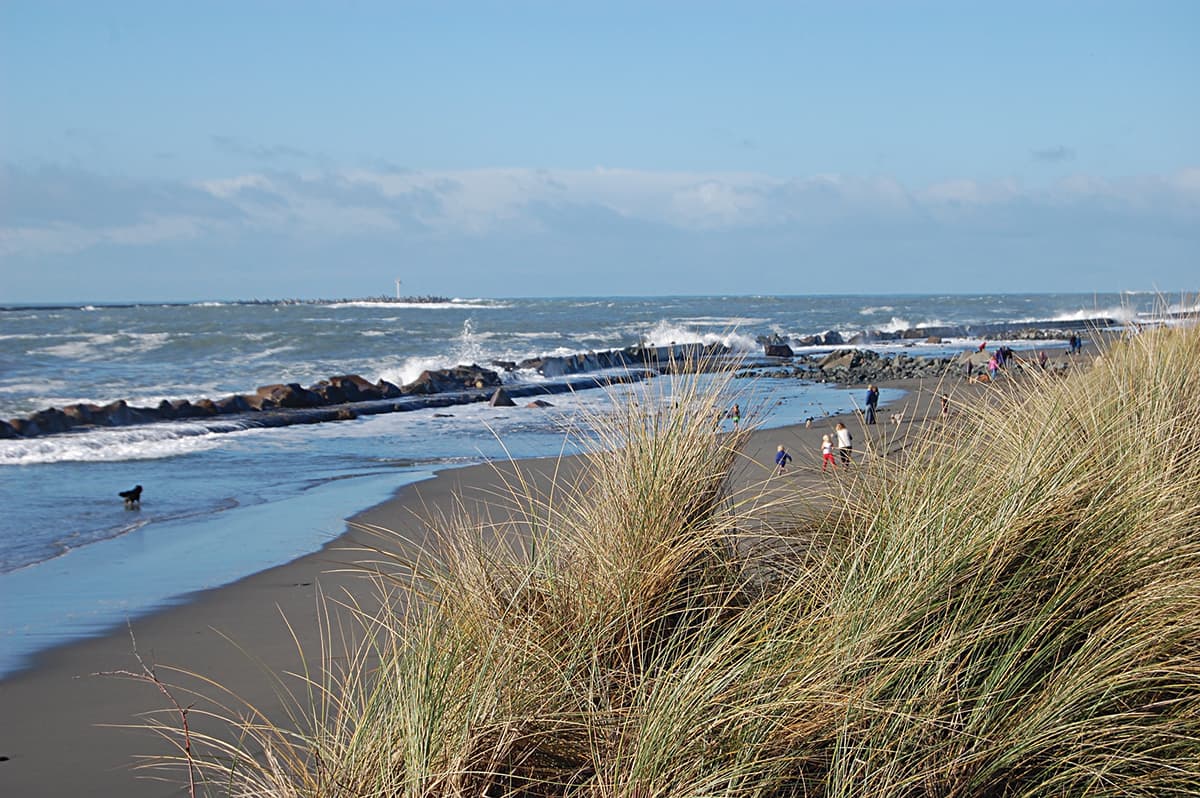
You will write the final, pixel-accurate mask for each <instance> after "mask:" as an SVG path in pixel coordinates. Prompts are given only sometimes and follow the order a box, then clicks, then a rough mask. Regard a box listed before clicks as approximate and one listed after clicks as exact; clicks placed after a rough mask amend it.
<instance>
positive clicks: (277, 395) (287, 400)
mask: <svg viewBox="0 0 1200 798" xmlns="http://www.w3.org/2000/svg"><path fill="white" fill-rule="evenodd" d="M257 394H258V396H259V397H261V398H262V400H263V402H264V403H266V402H273V403H274V405H273V406H275V407H288V408H297V407H318V406H320V405H321V404H322V400H321V396H320V394H318V393H315V392H314V391H310V390H308V389H307V388H303V387H301V386H300V384H299V383H296V382H289V383H287V384H286V385H285V384H275V385H262V386H259V388H258V391H257Z"/></svg>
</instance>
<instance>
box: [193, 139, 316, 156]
mask: <svg viewBox="0 0 1200 798" xmlns="http://www.w3.org/2000/svg"><path fill="white" fill-rule="evenodd" d="M210 139H211V140H212V143H213V146H214V147H216V148H217V149H218V150H220V151H221V152H225V153H229V154H231V155H241V156H245V157H247V158H251V159H253V160H256V161H265V162H275V161H279V160H285V159H289V158H291V159H297V160H305V161H308V160H320V157H319V156H316V155H314V154H312V153H309V152H306V151H305V150H301V149H299V148H297V147H292V146H289V145H287V144H255V143H252V142H248V141H245V140H243V139H240V138H238V137H236V136H211V137H210Z"/></svg>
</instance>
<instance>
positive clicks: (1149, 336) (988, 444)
mask: <svg viewBox="0 0 1200 798" xmlns="http://www.w3.org/2000/svg"><path fill="white" fill-rule="evenodd" d="M1197 363H1200V333H1198V331H1197V330H1196V329H1164V330H1158V331H1153V332H1147V333H1144V334H1142V335H1140V336H1138V337H1137V338H1135V339H1132V340H1130V341H1127V342H1124V343H1121V344H1118V345H1115V346H1114V347H1112V348H1111V349H1110V350H1109V351H1108V352H1107V353H1106V354H1105V356H1104V357H1103V358H1102V359H1100V360H1099V361H1098V362H1097V363H1096V364H1095V366H1094V367H1092V368H1091V369H1089V370H1086V371H1082V372H1079V373H1075V374H1072V375H1071V376H1069V377H1067V378H1065V379H1060V378H1044V379H1043V378H1038V377H1036V376H1030V377H1027V378H1025V379H1024V380H1023V381H1022V382H1021V383H1020V390H1010V391H1009V392H1008V393H1006V395H1004V396H1000V397H998V398H997V399H996V401H995V402H989V403H982V404H979V405H975V406H971V405H966V406H962V407H961V408H958V407H956V411H958V412H956V413H955V414H954V416H953V418H952V420H951V422H950V423H948V424H946V425H933V426H930V427H928V428H926V429H925V430H924V431H923V432H921V433H919V434H918V438H917V439H915V440H913V441H911V442H910V444H909V446H908V448H907V449H906V455H905V457H904V459H903V462H899V461H897V459H896V458H882V457H881V458H872V459H869V460H868V461H867V462H866V464H865V465H864V466H863V467H862V468H856V469H854V472H853V474H852V475H851V474H844V475H840V476H839V477H837V478H832V479H828V480H825V481H823V482H821V483H819V485H821V486H824V487H823V488H820V487H817V488H814V487H812V486H811V485H807V484H806V483H801V484H804V485H805V486H804V487H803V489H801V487H797V489H796V491H795V493H794V494H793V495H786V494H785V495H782V496H781V495H780V494H779V493H778V491H777V490H776V491H775V492H773V493H771V494H770V498H769V499H764V496H765V494H761V493H758V492H757V490H756V488H755V487H754V486H749V487H747V486H745V485H742V486H736V485H735V484H734V481H733V475H734V473H735V471H736V466H737V463H738V457H739V454H738V452H739V449H740V447H741V446H742V445H743V444H744V442H745V437H746V436H747V435H748V434H750V433H749V431H748V430H746V429H741V430H736V431H732V432H730V431H728V430H725V431H720V430H718V429H717V427H716V425H715V424H714V420H715V419H716V418H717V417H718V416H719V415H720V412H721V411H722V409H723V408H725V407H727V406H728V402H729V401H730V391H731V387H732V385H733V383H732V382H731V380H730V378H729V377H728V376H722V377H717V378H716V381H715V385H714V384H713V381H712V380H713V378H711V377H705V378H703V379H701V378H698V377H696V376H689V375H686V374H683V375H676V376H673V377H669V378H667V377H664V378H662V379H663V380H669V383H666V382H664V383H661V384H663V385H666V384H669V385H670V386H671V387H670V390H669V391H667V390H661V389H660V390H659V391H655V390H651V391H649V392H648V393H644V394H642V395H641V396H640V397H638V398H636V399H632V400H628V401H624V402H622V403H621V404H620V405H619V407H618V410H617V412H616V413H615V414H613V415H612V416H610V417H607V418H604V419H597V420H596V429H597V430H598V433H597V440H596V445H595V447H594V449H593V451H591V452H590V453H589V454H588V455H585V456H584V458H583V466H582V469H581V471H580V473H579V474H578V475H577V476H575V477H572V478H571V479H570V480H568V479H566V478H565V477H564V478H562V479H560V480H557V481H556V484H555V485H553V487H552V489H550V490H545V489H541V490H539V489H537V488H536V487H535V486H534V484H533V483H532V482H531V481H527V480H525V479H523V478H522V477H521V476H520V473H521V472H520V471H519V470H517V471H515V472H513V473H515V474H516V475H517V476H510V477H509V482H508V484H509V488H510V490H509V491H508V492H507V494H506V495H505V496H504V497H497V499H496V501H495V502H494V509H495V512H494V513H493V514H492V515H490V516H489V517H487V518H479V517H472V515H471V514H470V513H467V512H466V510H465V505H464V506H463V507H462V508H459V509H458V510H457V511H451V512H449V513H447V514H446V515H444V516H439V517H435V518H431V519H430V524H431V526H433V527H434V529H433V531H434V532H435V533H436V534H435V536H434V538H433V541H434V542H433V543H432V544H430V545H428V546H426V547H424V548H423V549H421V550H420V551H417V550H414V549H412V548H411V547H409V546H405V545H403V544H401V543H396V542H393V544H391V545H387V546H381V547H380V550H379V552H377V553H378V554H380V555H383V554H384V553H385V552H386V556H383V557H382V559H380V558H376V562H375V566H374V573H375V583H376V586H377V587H376V589H378V590H380V591H383V592H384V593H386V596H387V598H386V601H385V603H386V607H387V609H386V610H385V611H383V612H370V613H367V612H357V613H354V612H351V615H353V616H354V617H355V618H356V625H355V626H354V628H351V629H349V631H347V630H346V629H344V628H342V627H340V626H339V623H340V622H339V621H338V620H337V619H336V617H335V616H337V615H338V613H336V612H335V611H334V609H335V608H331V610H330V613H329V616H328V620H327V626H328V629H327V630H326V631H327V634H326V635H325V637H326V639H327V640H328V641H329V643H328V647H329V650H328V651H326V652H324V654H325V656H324V657H323V660H324V661H325V662H326V663H327V664H326V666H325V667H324V668H322V669H321V670H320V672H317V673H310V674H305V675H302V677H301V678H300V679H299V680H298V682H297V683H298V685H299V686H298V687H297V686H296V684H293V683H291V682H288V680H287V679H286V678H285V677H281V679H280V684H281V685H284V684H285V683H286V684H288V685H289V686H288V687H287V689H288V690H290V691H291V700H290V703H291V705H292V706H293V707H294V710H293V712H292V713H291V715H290V716H289V717H285V718H276V719H270V718H267V717H265V716H264V715H263V713H260V712H257V711H255V710H254V709H253V708H246V707H244V706H239V705H238V702H237V701H236V698H235V697H226V700H225V701H223V702H222V703H221V704H219V705H218V706H219V707H220V709H218V710H217V711H216V712H214V713H213V714H214V716H215V717H217V718H218V719H220V721H221V722H222V723H225V724H228V731H227V732H225V733H222V732H220V731H213V732H196V731H193V732H192V734H191V745H192V747H193V748H192V752H191V753H189V754H188V756H187V757H182V756H181V757H179V758H176V760H175V761H174V762H173V763H170V762H168V763H159V764H166V765H170V764H174V765H177V766H178V765H182V766H184V767H188V768H189V771H190V768H191V767H192V766H194V767H195V768H197V772H198V773H199V774H200V775H201V776H202V777H203V781H202V786H203V789H207V790H209V791H210V792H212V793H213V794H229V795H237V796H250V795H255V796H313V798H325V797H326V796H413V797H415V796H478V795H488V796H504V795H528V796H542V795H547V796H550V795H570V796H614V797H615V796H630V797H632V796H637V797H638V798H649V797H650V796H681V795H688V796H701V795H703V796H1014V797H1015V796H1043V795H1097V796H1105V795H1112V796H1118V795H1119V796H1128V795H1145V796H1151V795H1155V796H1161V795H1194V794H1200V517H1198V516H1200V513H1198V511H1200V415H1198V414H1197V412H1196V409H1195V406H1194V405H1195V398H1194V395H1195V390H1194V387H1193V386H1192V384H1191V382H1192V379H1193V375H1194V373H1195V364H1197ZM780 502H782V503H783V504H782V506H781V505H780ZM781 510H786V511H787V513H786V517H788V518H790V519H793V520H792V521H791V523H790V525H789V527H788V528H787V529H785V530H778V528H777V526H776V527H773V528H775V529H776V533H777V534H782V535H786V536H787V537H788V538H789V541H790V543H792V544H793V545H792V547H791V549H790V550H792V551H796V552H800V554H798V555H795V556H787V559H786V560H784V561H776V562H771V563H770V568H764V563H763V562H762V560H761V557H762V550H761V549H760V548H758V547H756V546H754V545H750V544H749V541H750V538H751V537H752V535H751V530H753V531H754V532H753V534H754V535H760V534H761V530H762V529H763V528H764V527H763V518H764V517H765V516H767V515H770V516H771V517H773V518H776V519H777V518H778V517H780V512H781ZM773 523H774V522H773ZM779 556H780V557H784V556H785V555H779ZM765 572H766V573H769V574H770V576H769V578H764V576H763V574H764V573H765ZM336 609H341V610H343V611H344V610H345V609H347V608H346V607H345V606H342V607H340V608H336ZM349 609H350V610H352V611H353V609H354V608H353V607H350V608H349ZM342 615H345V612H342ZM335 643H336V644H335ZM335 649H336V650H337V651H336V654H337V656H335V655H334V654H335ZM210 687H212V688H214V689H217V688H218V686H217V685H214V684H211V683H210ZM164 729H166V730H168V731H169V724H167V725H165V726H164Z"/></svg>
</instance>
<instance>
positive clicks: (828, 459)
mask: <svg viewBox="0 0 1200 798" xmlns="http://www.w3.org/2000/svg"><path fill="white" fill-rule="evenodd" d="M826 466H833V470H834V471H837V463H836V462H835V461H834V459H833V441H831V440H829V436H828V435H826V436H824V437H823V438H821V470H822V471H824V470H825V467H826Z"/></svg>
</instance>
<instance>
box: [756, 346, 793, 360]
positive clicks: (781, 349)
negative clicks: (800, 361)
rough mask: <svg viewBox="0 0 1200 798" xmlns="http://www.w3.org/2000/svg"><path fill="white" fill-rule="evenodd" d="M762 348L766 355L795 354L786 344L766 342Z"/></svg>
mask: <svg viewBox="0 0 1200 798" xmlns="http://www.w3.org/2000/svg"><path fill="white" fill-rule="evenodd" d="M763 349H764V351H765V353H766V356H767V357H794V356H795V354H796V353H795V352H793V351H792V348H791V347H790V346H788V345H787V344H767V345H766V346H765V347H763Z"/></svg>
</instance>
